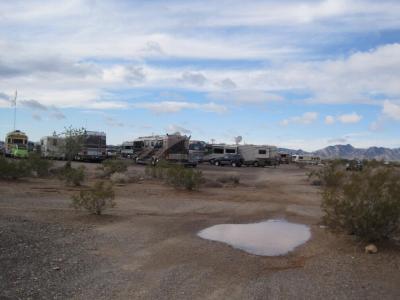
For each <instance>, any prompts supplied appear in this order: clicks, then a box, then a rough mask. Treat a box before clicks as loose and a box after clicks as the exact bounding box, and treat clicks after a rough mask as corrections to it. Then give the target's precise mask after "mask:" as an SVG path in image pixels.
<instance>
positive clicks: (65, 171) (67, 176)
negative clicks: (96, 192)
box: [57, 163, 86, 186]
mask: <svg viewBox="0 0 400 300" xmlns="http://www.w3.org/2000/svg"><path fill="white" fill-rule="evenodd" d="M57 173H58V178H59V179H60V180H64V181H65V182H66V183H67V184H68V185H71V184H72V185H75V186H80V185H81V184H82V182H83V181H84V180H85V177H86V175H85V167H84V166H79V167H78V168H73V167H71V165H70V164H68V163H66V164H65V166H64V167H62V168H61V169H59V170H58V172H57Z"/></svg>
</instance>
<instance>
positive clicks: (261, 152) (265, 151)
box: [258, 149, 267, 154]
mask: <svg viewBox="0 0 400 300" xmlns="http://www.w3.org/2000/svg"><path fill="white" fill-rule="evenodd" d="M258 154H267V150H265V149H260V150H258Z"/></svg>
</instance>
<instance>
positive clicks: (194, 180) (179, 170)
mask: <svg viewBox="0 0 400 300" xmlns="http://www.w3.org/2000/svg"><path fill="white" fill-rule="evenodd" d="M202 180H203V175H202V173H201V171H198V170H194V169H189V168H185V167H184V166H179V165H177V166H173V167H170V168H168V171H167V183H168V184H170V185H172V186H173V187H175V188H184V189H187V190H197V189H198V188H199V187H200V184H201V183H202Z"/></svg>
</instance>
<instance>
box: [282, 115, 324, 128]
mask: <svg viewBox="0 0 400 300" xmlns="http://www.w3.org/2000/svg"><path fill="white" fill-rule="evenodd" d="M317 118H318V113H317V112H305V113H304V114H302V115H301V116H296V117H291V118H288V119H284V120H282V121H281V122H280V124H281V125H283V126H287V125H289V124H290V123H295V124H305V125H307V124H311V123H313V122H314V121H316V120H317Z"/></svg>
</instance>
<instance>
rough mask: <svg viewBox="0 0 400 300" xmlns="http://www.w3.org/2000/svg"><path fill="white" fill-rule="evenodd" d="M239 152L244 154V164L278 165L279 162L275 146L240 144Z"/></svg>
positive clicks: (258, 165) (257, 165)
mask: <svg viewBox="0 0 400 300" xmlns="http://www.w3.org/2000/svg"><path fill="white" fill-rule="evenodd" d="M238 152H239V154H240V155H241V156H242V158H243V160H244V164H245V165H248V166H254V167H263V166H276V165H277V164H278V163H279V159H278V152H277V148H276V147H275V146H268V145H240V146H238Z"/></svg>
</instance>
